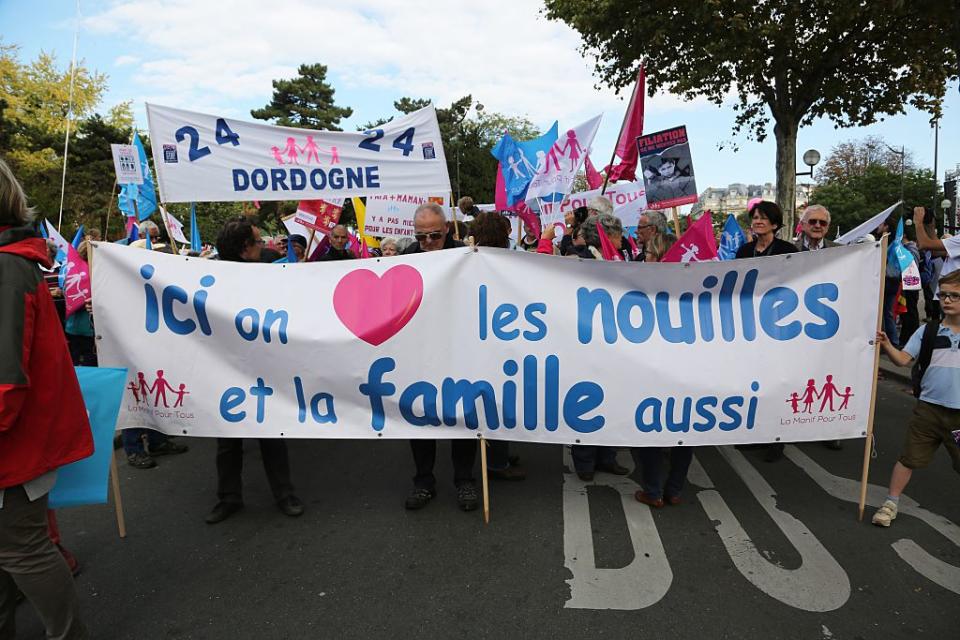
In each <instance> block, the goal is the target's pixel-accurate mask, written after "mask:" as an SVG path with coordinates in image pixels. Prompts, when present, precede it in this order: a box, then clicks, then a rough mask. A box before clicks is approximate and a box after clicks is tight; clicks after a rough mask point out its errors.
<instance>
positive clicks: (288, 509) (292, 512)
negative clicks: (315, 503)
mask: <svg viewBox="0 0 960 640" xmlns="http://www.w3.org/2000/svg"><path fill="white" fill-rule="evenodd" d="M277 508H278V509H280V511H282V512H283V515H285V516H290V517H291V518H295V517H297V516H302V515H303V503H302V502H300V498H298V497H297V496H294V495H290V496H287V497H286V498H284V499H283V500H280V501H278V502H277Z"/></svg>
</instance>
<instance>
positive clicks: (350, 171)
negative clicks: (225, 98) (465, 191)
mask: <svg viewBox="0 0 960 640" xmlns="http://www.w3.org/2000/svg"><path fill="white" fill-rule="evenodd" d="M147 119H148V120H149V122H150V138H151V142H152V144H153V159H154V166H155V167H156V169H157V179H158V182H159V185H160V195H161V197H162V199H163V200H164V201H165V202H189V201H194V200H195V201H197V202H210V201H223V202H233V201H249V200H329V199H330V198H345V197H349V196H373V195H383V194H391V193H447V192H448V191H450V179H449V177H448V175H447V161H446V158H445V156H444V153H443V144H442V141H441V139H440V128H439V126H438V125H437V114H436V111H434V109H433V107H425V108H423V109H420V110H418V111H414V112H413V113H410V114H407V115H405V116H403V117H400V118H396V119H394V120H391V121H390V122H388V123H386V124H383V125H381V126H380V127H379V128H376V129H372V130H370V131H364V132H350V131H316V130H313V129H294V128H292V127H277V126H273V125H269V124H265V123H253V122H244V121H242V120H234V119H231V118H222V117H217V116H215V115H207V114H203V113H194V112H192V111H185V110H182V109H173V108H171V107H161V106H158V105H152V104H148V105H147Z"/></svg>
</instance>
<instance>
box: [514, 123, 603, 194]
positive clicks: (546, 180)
mask: <svg viewBox="0 0 960 640" xmlns="http://www.w3.org/2000/svg"><path fill="white" fill-rule="evenodd" d="M601 118H603V114H600V115H598V116H595V117H593V118H591V119H589V120H587V121H586V122H584V123H583V124H580V125H577V126H576V127H574V128H573V129H569V130H567V131H566V133H561V134H560V137H559V138H557V141H556V142H554V143H553V146H552V147H550V150H549V151H548V152H547V153H546V154H544V155H543V156H540V155H539V154H538V156H537V173H536V175H534V176H533V180H531V181H530V187H529V188H528V189H527V200H533V199H534V198H541V199H543V200H548V201H550V202H553V201H554V200H556V201H557V202H559V201H560V200H562V199H563V197H564V196H566V195H567V194H568V193H570V191H571V190H572V189H573V179H574V178H575V177H576V175H577V171H578V170H579V169H580V165H582V164H583V159H584V157H585V156H586V155H587V151H588V150H589V149H590V146H591V145H592V144H593V138H594V136H596V135H597V129H599V128H600V120H601Z"/></svg>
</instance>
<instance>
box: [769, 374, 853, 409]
mask: <svg viewBox="0 0 960 640" xmlns="http://www.w3.org/2000/svg"><path fill="white" fill-rule="evenodd" d="M853 396H854V394H853V391H852V390H851V388H850V387H847V388H846V389H845V390H844V391H843V392H842V393H841V392H840V389H839V388H838V387H837V386H836V385H835V384H833V376H832V375H827V378H826V381H825V382H824V383H823V386H822V387H820V388H819V389H818V388H817V383H816V381H815V380H814V379H813V378H810V379H809V380H807V386H806V387H805V388H804V390H803V391H802V392H801V393H800V394H797V392H796V391H794V392H793V393H791V394H790V397H789V398H787V399H786V401H785V402H787V403H788V404H789V405H790V408H791V409H792V410H793V412H794V413H813V407H814V405H815V404H816V403H817V400H820V408H819V409H817V413H823V411H824V409H826V408H827V407H829V408H830V411H843V410H844V409H846V408H847V405H849V404H850V398H852V397H853ZM841 400H842V402H841ZM834 401H836V402H838V403H839V406H834ZM801 404H802V405H803V408H802V409H801V407H800V405H801Z"/></svg>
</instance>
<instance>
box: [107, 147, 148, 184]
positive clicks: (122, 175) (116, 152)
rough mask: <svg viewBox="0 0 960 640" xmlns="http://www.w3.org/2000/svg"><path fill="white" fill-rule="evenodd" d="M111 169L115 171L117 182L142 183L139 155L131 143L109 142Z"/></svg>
mask: <svg viewBox="0 0 960 640" xmlns="http://www.w3.org/2000/svg"><path fill="white" fill-rule="evenodd" d="M110 151H111V152H112V153H113V169H114V171H116V172H117V184H143V171H142V170H141V168H140V156H139V155H138V154H137V148H136V147H135V146H133V145H132V144H111V145H110Z"/></svg>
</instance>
